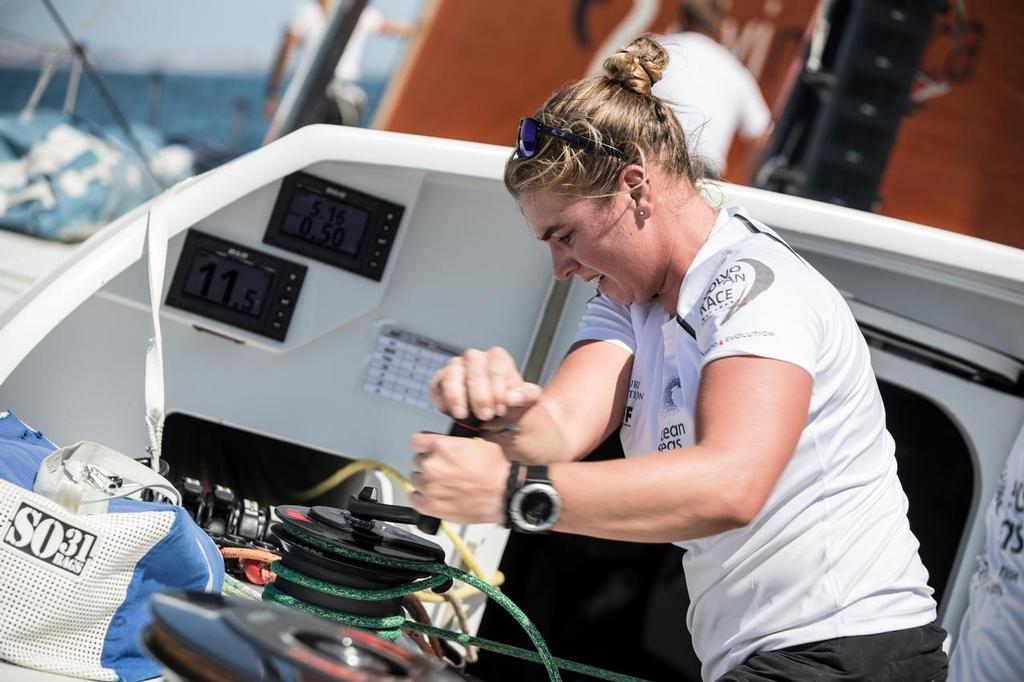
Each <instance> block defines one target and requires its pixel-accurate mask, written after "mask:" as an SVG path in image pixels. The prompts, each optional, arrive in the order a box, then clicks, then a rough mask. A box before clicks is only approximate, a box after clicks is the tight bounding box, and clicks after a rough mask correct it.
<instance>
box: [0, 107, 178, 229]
mask: <svg viewBox="0 0 1024 682" xmlns="http://www.w3.org/2000/svg"><path fill="white" fill-rule="evenodd" d="M61 125H65V126H68V127H70V128H73V129H74V130H75V131H77V132H78V133H79V136H78V139H79V141H85V142H86V143H87V144H86V145H85V146H86V148H84V149H82V150H81V151H80V152H79V153H77V154H76V155H75V156H74V157H73V158H70V159H65V160H64V161H63V162H61V165H60V167H58V168H56V169H54V168H53V167H52V165H53V164H55V163H57V161H56V159H54V158H52V157H53V150H52V141H51V145H50V147H49V149H50V151H49V153H46V154H42V157H44V158H39V157H40V149H43V147H41V146H40V145H43V143H45V141H46V139H47V136H48V135H50V133H51V132H52V131H53V129H54V128H57V127H58V126H61ZM132 132H133V135H134V136H135V139H136V140H138V141H139V144H140V145H141V146H142V148H143V149H144V150H145V152H146V154H147V156H149V158H153V156H154V155H155V153H156V152H157V151H159V150H160V148H162V147H164V146H165V145H166V144H167V143H166V141H165V140H164V139H163V138H162V136H161V135H160V134H159V133H158V132H157V131H155V130H152V129H149V128H146V127H145V126H141V125H138V124H134V125H133V126H132ZM76 144H77V143H76ZM88 146H92V147H94V148H96V149H99V154H98V153H97V151H95V150H94V149H89V148H87V147H88ZM33 150H34V151H33ZM101 156H102V158H101ZM15 159H25V160H26V161H27V163H26V164H25V166H24V168H23V171H24V172H23V173H22V174H21V177H20V178H19V182H15V181H13V180H10V181H9V182H8V183H7V186H5V187H2V188H0V197H2V198H4V199H5V201H4V202H2V203H4V204H6V206H7V207H6V210H2V209H0V227H4V228H7V229H11V230H16V231H18V232H25V233H27V234H31V235H35V236H37V237H42V238H44V239H55V240H62V241H79V240H81V239H84V238H86V237H88V236H89V235H90V234H91V233H92V232H93V231H94V230H96V229H97V228H99V227H101V226H103V225H104V224H106V223H108V222H110V221H111V220H113V219H115V218H117V217H118V216H121V215H123V214H124V213H125V212H127V211H128V210H130V209H132V208H134V207H135V206H138V205H139V204H141V203H143V202H144V201H146V200H147V199H150V198H151V197H153V196H154V195H156V194H157V193H159V192H160V191H161V190H162V189H163V187H160V186H158V185H157V183H156V182H155V181H154V180H153V179H152V178H151V177H150V176H149V173H148V172H147V170H146V166H145V163H144V162H143V160H142V159H141V158H139V155H138V153H137V152H136V151H135V149H134V147H133V145H132V143H131V142H130V141H129V140H128V138H127V137H126V136H125V135H124V133H122V132H121V131H120V130H116V129H106V130H103V129H97V128H93V127H91V126H89V125H87V124H85V123H83V122H81V121H79V120H76V119H71V118H67V117H65V116H63V115H62V114H60V113H58V112H53V111H37V112H35V113H34V114H33V115H32V117H31V118H30V119H28V120H27V121H22V120H21V118H20V116H18V115H17V114H9V115H4V116H0V161H12V160H15ZM192 171H193V169H192V168H187V169H182V170H181V172H175V173H171V174H170V175H166V176H164V177H161V180H160V181H161V183H163V184H164V185H166V186H170V185H172V184H174V183H175V182H177V181H178V180H181V179H184V178H185V177H188V176H189V175H191V174H192ZM11 177H12V178H13V177H14V176H13V175H12V176H11ZM30 188H31V189H32V191H28V190H29V189H30ZM41 191H42V192H43V195H45V196H46V197H47V199H46V200H45V201H44V200H41V199H40V198H39V197H40V194H39V192H41Z"/></svg>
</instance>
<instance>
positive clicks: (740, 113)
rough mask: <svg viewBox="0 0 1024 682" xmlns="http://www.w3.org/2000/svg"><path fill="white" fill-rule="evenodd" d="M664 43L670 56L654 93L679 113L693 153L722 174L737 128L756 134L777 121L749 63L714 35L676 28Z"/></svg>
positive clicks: (749, 135)
mask: <svg viewBox="0 0 1024 682" xmlns="http://www.w3.org/2000/svg"><path fill="white" fill-rule="evenodd" d="M658 42H660V43H661V44H662V46H664V48H665V50H667V51H668V55H669V60H668V66H667V67H666V68H665V71H664V72H663V73H662V76H661V80H660V81H658V82H657V83H655V84H654V88H653V89H652V92H653V93H654V94H655V95H657V96H658V97H660V98H661V99H663V100H665V101H666V102H667V103H668V104H669V106H670V107H671V108H672V110H673V111H675V112H676V116H677V117H678V118H679V123H680V124H681V125H682V126H683V132H684V133H686V137H687V139H688V140H689V144H690V149H691V153H692V152H696V153H697V154H698V155H699V156H700V157H701V158H703V159H704V161H705V162H706V163H708V164H710V165H711V167H712V168H714V169H715V170H716V171H718V172H719V173H721V172H723V171H724V170H725V161H726V157H727V156H728V154H729V147H730V145H732V140H733V137H734V136H735V135H736V130H737V129H739V131H740V132H741V133H742V135H743V136H744V137H746V138H755V137H759V136H760V135H761V134H762V133H764V132H765V131H766V130H767V129H768V125H769V124H770V123H771V112H770V111H769V110H768V105H767V104H765V101H764V97H763V96H762V95H761V89H760V88H759V87H758V85H757V81H756V80H754V76H753V75H752V74H751V73H750V71H748V70H747V68H746V67H745V66H743V63H742V62H740V60H739V59H737V58H736V56H735V55H734V54H733V53H732V52H729V50H727V49H726V48H725V47H723V46H722V45H720V44H718V43H717V42H715V41H714V40H712V39H711V38H709V37H708V36H705V35H703V34H700V33H694V32H687V33H675V34H672V35H666V36H661V37H659V38H658Z"/></svg>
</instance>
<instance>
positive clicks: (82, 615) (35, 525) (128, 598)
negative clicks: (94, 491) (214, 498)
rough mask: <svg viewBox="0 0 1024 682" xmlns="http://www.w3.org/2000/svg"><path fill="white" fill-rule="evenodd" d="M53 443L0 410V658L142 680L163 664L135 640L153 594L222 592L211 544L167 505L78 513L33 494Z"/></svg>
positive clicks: (116, 502) (123, 502) (128, 503)
mask: <svg viewBox="0 0 1024 682" xmlns="http://www.w3.org/2000/svg"><path fill="white" fill-rule="evenodd" d="M55 449H56V448H55V446H54V445H53V444H52V443H50V442H49V441H48V440H46V438H45V437H43V435H42V434H41V433H40V432H38V431H35V430H33V429H31V428H29V427H28V426H26V425H25V424H24V423H22V422H21V421H20V420H18V418H17V417H15V416H14V415H12V414H10V413H0V658H2V659H5V660H7V661H10V662H11V663H15V664H18V665H22V666H26V667H30V668H35V669H38V670H45V671H48V672H53V673H59V674H63V675H71V676H75V677H83V678H87V679H94V680H130V681H134V680H141V679H146V678H149V677H155V676H157V675H158V674H159V673H160V666H159V665H158V664H156V663H154V662H152V661H150V660H149V659H148V658H146V657H145V656H144V655H143V654H142V651H141V649H140V647H139V644H138V634H139V632H140V630H141V628H142V627H143V626H144V625H145V624H146V622H148V615H147V613H146V602H147V601H148V598H149V596H150V595H151V594H153V593H155V592H160V591H163V590H166V589H170V588H186V589H194V590H206V591H218V592H219V591H220V589H221V587H222V585H223V580H224V565H223V562H222V560H221V558H220V555H219V553H218V552H217V548H216V546H215V545H214V544H213V542H212V541H211V540H210V538H209V537H208V536H207V535H206V534H205V533H204V532H203V531H202V530H201V529H200V528H199V527H198V526H197V525H196V524H195V523H194V522H193V521H192V519H191V518H190V517H189V516H188V514H187V513H186V512H185V511H184V510H183V509H181V508H180V507H176V506H174V505H170V504H158V503H149V502H141V501H138V500H134V499H127V498H123V499H112V500H111V501H110V502H109V504H108V505H107V511H106V512H105V513H97V514H77V513H72V512H70V511H68V510H67V509H66V508H65V507H63V506H61V505H60V504H57V503H56V502H54V501H52V500H50V499H48V498H46V497H43V496H42V495H38V494H36V493H34V492H32V490H31V489H32V486H33V482H34V479H35V474H36V472H37V471H38V469H39V466H40V464H41V462H42V461H43V459H44V458H45V457H46V456H47V455H49V454H50V453H51V452H53V451H54V450H55Z"/></svg>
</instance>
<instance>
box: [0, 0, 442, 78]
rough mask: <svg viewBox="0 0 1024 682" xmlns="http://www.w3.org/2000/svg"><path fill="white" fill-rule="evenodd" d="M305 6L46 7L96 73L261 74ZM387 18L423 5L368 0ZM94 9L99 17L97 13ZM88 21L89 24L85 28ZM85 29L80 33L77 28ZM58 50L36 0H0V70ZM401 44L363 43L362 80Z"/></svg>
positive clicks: (221, 0)
mask: <svg viewBox="0 0 1024 682" xmlns="http://www.w3.org/2000/svg"><path fill="white" fill-rule="evenodd" d="M305 1H307V0H52V2H53V5H54V7H55V8H56V9H57V12H58V13H59V14H60V15H61V16H62V18H63V20H64V23H65V24H66V25H67V26H68V27H69V28H70V29H71V30H72V32H75V33H76V35H79V37H80V39H81V41H82V42H83V43H85V45H86V48H87V50H88V53H89V54H90V55H91V56H92V57H93V59H94V61H95V62H96V63H97V64H98V65H99V66H100V67H101V68H109V69H117V70H151V69H153V68H160V69H162V70H164V71H168V72H174V71H241V70H244V71H265V70H267V69H269V68H270V64H271V62H272V60H273V58H274V54H275V53H276V50H277V47H278V45H279V44H280V41H281V34H282V32H283V30H284V27H285V26H286V25H287V24H288V20H289V18H290V17H291V15H292V13H293V12H294V11H295V8H296V7H298V6H299V5H301V4H302V2H305ZM370 4H372V5H374V6H376V7H378V8H379V9H380V10H381V11H382V12H383V13H384V14H385V16H387V17H388V18H390V19H393V20H395V21H400V22H410V21H415V20H416V19H417V18H418V14H419V12H420V11H422V8H423V5H424V0H371V3H370ZM97 9H98V10H99V11H97ZM90 20H91V21H90ZM83 24H87V28H86V29H85V30H84V31H82V32H81V33H79V32H78V29H79V28H80V27H81V26H82V25H83ZM63 45H64V40H63V38H62V36H61V34H60V32H59V31H58V29H57V26H56V24H55V23H54V21H53V19H52V18H51V17H50V14H49V13H48V12H47V10H46V7H45V5H44V3H43V1H42V0H0V63H3V64H7V65H11V64H12V63H21V64H22V65H25V66H29V67H35V68H38V66H39V65H40V64H42V62H43V59H44V56H45V52H44V50H43V49H41V48H44V49H45V48H49V49H53V48H56V47H61V46H63ZM402 47H403V45H402V41H400V40H396V39H394V38H383V37H381V38H376V39H375V40H373V41H370V42H368V43H367V47H366V52H365V53H364V54H365V57H364V62H365V64H366V68H365V69H364V73H365V75H366V76H374V75H378V74H374V73H373V72H372V71H373V67H374V66H375V67H376V68H377V69H379V70H380V71H381V72H382V74H380V75H383V72H386V71H388V70H390V69H392V68H394V66H396V62H397V60H398V59H399V58H400V52H401V48H402Z"/></svg>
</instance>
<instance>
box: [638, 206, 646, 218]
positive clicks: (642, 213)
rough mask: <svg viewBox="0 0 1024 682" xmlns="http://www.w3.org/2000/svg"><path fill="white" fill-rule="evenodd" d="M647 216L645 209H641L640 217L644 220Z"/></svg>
mask: <svg viewBox="0 0 1024 682" xmlns="http://www.w3.org/2000/svg"><path fill="white" fill-rule="evenodd" d="M645 215H647V211H645V210H643V209H642V208H641V209H640V217H641V218H643V217H644V216H645Z"/></svg>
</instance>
